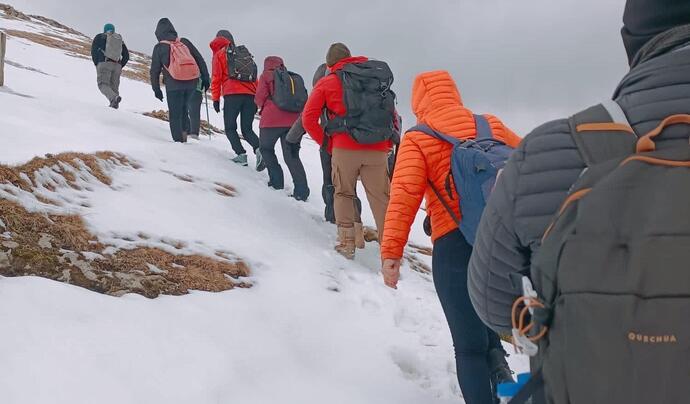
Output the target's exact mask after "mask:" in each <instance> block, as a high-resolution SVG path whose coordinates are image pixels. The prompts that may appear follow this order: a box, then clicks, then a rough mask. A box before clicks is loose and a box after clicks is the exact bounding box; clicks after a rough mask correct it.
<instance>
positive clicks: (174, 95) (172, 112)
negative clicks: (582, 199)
mask: <svg viewBox="0 0 690 404" xmlns="http://www.w3.org/2000/svg"><path fill="white" fill-rule="evenodd" d="M194 91H196V90H194V89H190V90H171V91H166V95H167V98H168V114H169V119H170V133H171V134H172V138H173V140H174V141H175V142H184V141H185V138H184V136H183V135H182V132H184V130H185V121H186V120H187V119H189V117H188V115H187V114H188V113H189V111H188V104H189V99H190V98H191V96H192V93H193V92H194Z"/></svg>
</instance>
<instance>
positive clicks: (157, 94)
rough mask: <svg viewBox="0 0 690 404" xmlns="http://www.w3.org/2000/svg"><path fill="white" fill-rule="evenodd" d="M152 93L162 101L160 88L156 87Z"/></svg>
mask: <svg viewBox="0 0 690 404" xmlns="http://www.w3.org/2000/svg"><path fill="white" fill-rule="evenodd" d="M153 94H154V95H155V96H156V98H158V99H159V100H160V101H163V92H162V91H161V89H160V88H157V89H155V90H153Z"/></svg>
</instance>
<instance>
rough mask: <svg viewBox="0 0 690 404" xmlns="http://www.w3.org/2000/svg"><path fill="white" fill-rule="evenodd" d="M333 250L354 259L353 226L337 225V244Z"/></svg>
mask: <svg viewBox="0 0 690 404" xmlns="http://www.w3.org/2000/svg"><path fill="white" fill-rule="evenodd" d="M335 251H337V252H338V254H340V255H342V256H343V257H345V258H347V259H349V260H353V259H355V228H354V227H342V226H338V245H336V246H335Z"/></svg>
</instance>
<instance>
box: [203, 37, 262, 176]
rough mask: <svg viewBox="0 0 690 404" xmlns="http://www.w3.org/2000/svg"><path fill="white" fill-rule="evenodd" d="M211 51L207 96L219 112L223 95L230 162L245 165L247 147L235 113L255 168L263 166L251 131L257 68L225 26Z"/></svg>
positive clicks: (252, 58) (248, 53)
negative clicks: (210, 76) (253, 156)
mask: <svg viewBox="0 0 690 404" xmlns="http://www.w3.org/2000/svg"><path fill="white" fill-rule="evenodd" d="M209 46H210V47H211V50H212V51H213V65H212V66H213V68H212V70H213V74H212V80H211V96H212V98H213V109H214V110H215V111H216V113H220V108H221V105H220V99H221V97H222V98H223V118H224V121H225V136H227V138H228V140H229V141H230V144H231V145H232V150H233V151H234V152H235V157H234V158H233V159H232V161H233V162H234V163H237V164H240V165H242V166H247V165H248V163H247V151H246V150H245V149H244V147H243V146H242V142H241V141H240V135H239V133H237V117H238V116H239V118H240V127H241V130H242V138H243V139H244V141H245V142H247V143H249V145H250V146H251V147H252V150H253V151H254V154H255V155H256V170H257V171H263V170H264V169H265V168H266V166H265V164H264V162H263V157H262V156H261V150H259V147H260V144H259V137H258V136H256V133H255V132H254V116H255V115H256V111H257V110H258V108H257V106H256V103H255V102H254V96H255V95H256V86H257V80H258V78H259V77H258V68H257V66H256V63H255V62H254V57H253V56H252V54H251V53H250V52H249V50H248V49H247V47H246V46H243V45H237V44H236V43H235V39H234V37H233V36H232V34H231V33H230V31H228V30H224V29H223V30H220V31H218V33H217V34H216V37H215V38H214V39H213V41H211V43H210V45H209Z"/></svg>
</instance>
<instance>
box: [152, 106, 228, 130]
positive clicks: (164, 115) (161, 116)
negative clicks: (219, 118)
mask: <svg viewBox="0 0 690 404" xmlns="http://www.w3.org/2000/svg"><path fill="white" fill-rule="evenodd" d="M142 115H144V116H148V117H149V118H154V119H158V120H160V121H164V122H170V117H169V115H168V111H164V110H156V111H151V112H144V113H143V114H142ZM201 132H203V133H201V134H207V133H209V132H210V133H212V134H214V135H224V134H225V132H224V131H222V130H220V129H218V128H216V127H215V126H213V125H211V124H209V123H208V122H206V121H201Z"/></svg>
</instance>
